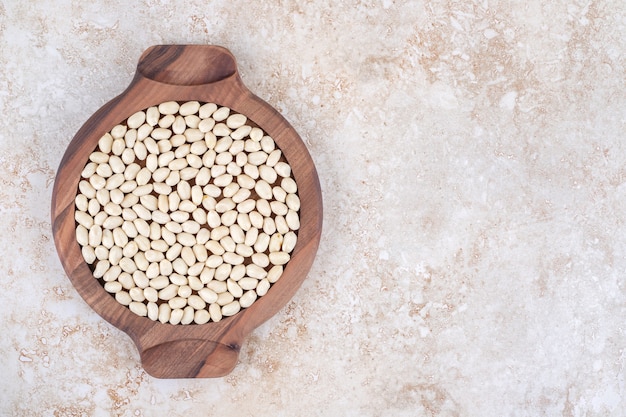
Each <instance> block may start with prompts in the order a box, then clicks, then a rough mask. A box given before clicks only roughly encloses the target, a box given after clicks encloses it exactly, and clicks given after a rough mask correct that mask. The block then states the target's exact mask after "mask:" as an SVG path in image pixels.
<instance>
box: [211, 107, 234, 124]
mask: <svg viewBox="0 0 626 417" xmlns="http://www.w3.org/2000/svg"><path fill="white" fill-rule="evenodd" d="M229 115H230V108H228V107H220V108H219V109H217V110H215V111H214V112H213V114H212V116H213V119H215V120H216V121H218V122H221V121H222V120H226V119H227V118H228V116H229Z"/></svg>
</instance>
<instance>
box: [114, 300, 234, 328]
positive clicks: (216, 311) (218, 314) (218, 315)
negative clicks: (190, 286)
mask: <svg viewBox="0 0 626 417" xmlns="http://www.w3.org/2000/svg"><path fill="white" fill-rule="evenodd" d="M118 294H119V293H118ZM209 314H210V315H211V320H213V321H214V322H216V323H217V322H219V321H220V320H222V308H221V307H220V306H219V304H215V303H214V304H210V305H209Z"/></svg>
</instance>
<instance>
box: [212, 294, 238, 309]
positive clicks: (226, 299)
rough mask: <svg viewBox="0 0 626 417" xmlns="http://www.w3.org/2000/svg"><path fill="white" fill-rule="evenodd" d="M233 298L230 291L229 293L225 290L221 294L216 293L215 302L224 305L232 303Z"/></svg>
mask: <svg viewBox="0 0 626 417" xmlns="http://www.w3.org/2000/svg"><path fill="white" fill-rule="evenodd" d="M234 299H235V297H233V295H232V294H231V293H229V292H228V291H225V292H223V293H221V294H218V296H217V301H216V302H215V303H216V304H219V305H221V306H225V305H226V304H230V303H232V302H233V300H234Z"/></svg>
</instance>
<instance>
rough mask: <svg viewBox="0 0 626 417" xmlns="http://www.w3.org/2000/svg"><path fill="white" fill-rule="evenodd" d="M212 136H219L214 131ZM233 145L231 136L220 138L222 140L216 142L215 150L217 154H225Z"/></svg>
mask: <svg viewBox="0 0 626 417" xmlns="http://www.w3.org/2000/svg"><path fill="white" fill-rule="evenodd" d="M213 129H215V128H213ZM226 129H228V128H226ZM228 130H230V129H228ZM212 134H213V135H214V136H217V135H216V134H215V132H214V131H213V132H212ZM232 144H233V138H231V137H230V136H224V137H220V139H219V140H217V141H216V142H215V147H214V148H213V149H214V150H215V152H216V153H220V152H225V151H227V150H228V149H229V148H230V146H231V145H232Z"/></svg>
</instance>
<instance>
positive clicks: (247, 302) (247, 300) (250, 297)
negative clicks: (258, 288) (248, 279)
mask: <svg viewBox="0 0 626 417" xmlns="http://www.w3.org/2000/svg"><path fill="white" fill-rule="evenodd" d="M256 299H257V294H256V292H255V291H254V290H250V291H246V292H245V293H244V294H243V295H242V296H241V298H240V299H239V304H240V305H241V308H248V307H250V306H251V305H252V304H253V303H254V302H255V301H256Z"/></svg>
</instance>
